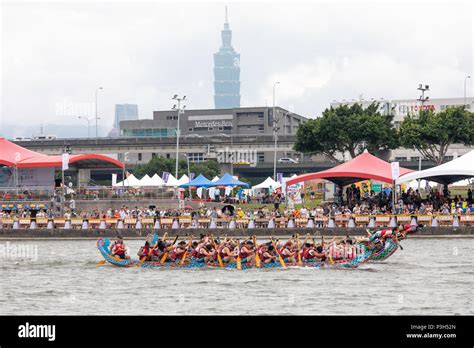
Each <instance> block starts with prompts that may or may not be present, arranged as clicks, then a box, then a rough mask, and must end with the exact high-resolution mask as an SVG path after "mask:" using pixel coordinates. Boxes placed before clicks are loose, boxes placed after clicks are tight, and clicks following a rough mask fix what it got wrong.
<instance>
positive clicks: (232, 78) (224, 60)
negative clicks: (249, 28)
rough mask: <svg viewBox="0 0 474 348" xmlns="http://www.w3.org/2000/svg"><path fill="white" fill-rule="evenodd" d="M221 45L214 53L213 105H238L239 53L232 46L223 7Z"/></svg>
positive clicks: (223, 106) (216, 106) (219, 107)
mask: <svg viewBox="0 0 474 348" xmlns="http://www.w3.org/2000/svg"><path fill="white" fill-rule="evenodd" d="M221 38H222V46H221V47H220V49H219V52H217V53H214V105H215V108H216V109H225V108H238V107H240V54H238V53H237V52H236V51H235V50H234V48H233V47H232V30H230V28H229V22H228V20H227V6H226V8H225V23H224V30H222V31H221Z"/></svg>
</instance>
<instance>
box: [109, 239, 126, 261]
mask: <svg viewBox="0 0 474 348" xmlns="http://www.w3.org/2000/svg"><path fill="white" fill-rule="evenodd" d="M110 255H112V256H114V257H118V258H121V259H129V258H130V256H129V255H127V247H126V246H125V243H124V242H123V237H122V236H117V239H116V240H115V241H114V242H112V245H111V246H110Z"/></svg>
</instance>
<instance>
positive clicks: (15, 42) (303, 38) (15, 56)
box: [0, 1, 474, 134]
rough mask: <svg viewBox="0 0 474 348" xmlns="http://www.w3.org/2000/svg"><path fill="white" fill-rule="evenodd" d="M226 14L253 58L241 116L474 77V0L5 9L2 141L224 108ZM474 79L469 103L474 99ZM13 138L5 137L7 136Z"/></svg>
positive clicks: (313, 112)
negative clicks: (219, 85)
mask: <svg viewBox="0 0 474 348" xmlns="http://www.w3.org/2000/svg"><path fill="white" fill-rule="evenodd" d="M225 4H228V8H229V22H230V28H231V29H232V32H233V46H234V48H235V49H236V50H237V52H239V53H240V54H241V94H242V100H241V104H242V106H262V105H265V104H266V103H267V104H268V105H271V104H272V85H273V82H274V81H280V85H278V86H277V93H276V99H277V104H278V105H280V106H282V107H285V108H290V109H292V110H293V111H294V112H296V113H299V114H302V115H304V116H308V117H315V116H317V115H320V113H321V111H322V110H324V108H326V107H328V106H329V103H330V102H331V101H333V100H334V99H336V100H342V99H348V100H350V99H353V98H354V99H357V98H359V95H360V94H362V95H363V97H364V98H365V99H370V98H380V97H384V98H386V99H390V98H393V99H402V98H417V97H418V91H417V90H416V88H417V85H418V84H419V83H426V84H429V85H430V87H431V91H430V92H429V96H430V97H431V98H436V97H462V96H463V86H464V78H465V76H467V75H471V74H472V73H473V57H474V55H473V17H474V13H473V5H472V2H470V1H457V2H456V1H445V2H437V3H433V2H428V1H418V2H417V1H402V2H386V3H384V4H380V3H376V2H360V1H358V2H356V3H352V2H343V1H331V2H322V1H320V2H312V3H309V2H300V3H294V2H291V3H290V2H278V3H275V2H260V3H248V2H235V1H226V2H223V1H222V2H221V1H216V2H210V3H209V2H208V3H204V2H202V3H201V2H199V3H183V2H181V3H177V2H173V3H171V2H143V3H137V2H135V1H133V2H132V1H130V2H102V3H92V2H82V3H80V2H72V3H69V2H66V1H64V2H63V1H58V2H42V1H37V2H23V3H21V2H20V3H19V2H18V1H14V2H13V1H11V2H8V1H7V2H3V4H2V14H1V19H2V25H1V29H2V45H1V47H2V53H1V59H2V61H1V68H2V97H1V117H0V121H3V124H2V126H3V131H5V127H6V126H9V125H10V124H12V122H14V123H20V124H23V125H24V124H28V125H39V123H40V122H43V123H51V124H59V123H68V124H78V125H81V126H83V125H84V121H83V120H78V119H77V118H76V117H75V116H74V114H75V113H79V114H81V113H82V115H83V116H84V115H90V116H92V115H93V113H94V111H93V102H94V94H95V90H96V88H97V87H99V86H102V87H103V88H104V89H103V90H102V91H99V94H98V96H99V99H98V110H99V115H100V117H101V118H102V120H100V123H101V124H104V125H107V126H110V127H111V126H112V123H113V117H114V105H115V104H117V103H136V104H138V107H139V116H140V118H151V117H152V111H153V110H163V109H168V108H170V107H171V106H172V105H173V103H172V101H171V100H170V98H171V97H172V96H173V95H174V94H182V95H183V94H184V95H186V96H187V98H188V99H189V101H188V103H187V108H188V109H194V108H213V107H214V105H213V94H214V90H213V70H212V69H213V53H215V52H216V51H217V50H218V49H219V46H220V31H221V30H222V28H223V23H224V6H225ZM472 94H473V90H472V80H471V81H470V82H469V83H468V95H469V96H470V95H472ZM1 133H2V130H1V129H0V134H1Z"/></svg>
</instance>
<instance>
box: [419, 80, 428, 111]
mask: <svg viewBox="0 0 474 348" xmlns="http://www.w3.org/2000/svg"><path fill="white" fill-rule="evenodd" d="M417 90H419V91H421V96H420V97H419V98H418V100H419V101H420V102H421V109H423V105H424V103H425V101H427V100H428V99H430V97H428V96H426V97H425V92H426V91H429V90H430V86H428V85H425V86H424V87H423V84H422V83H420V84H419V85H418V88H417Z"/></svg>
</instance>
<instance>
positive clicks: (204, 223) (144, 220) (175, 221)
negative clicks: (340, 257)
mask: <svg viewBox="0 0 474 348" xmlns="http://www.w3.org/2000/svg"><path fill="white" fill-rule="evenodd" d="M400 223H401V224H414V223H421V224H423V225H427V226H431V227H438V226H453V227H459V226H474V214H461V215H442V214H434V215H350V216H343V215H341V216H335V217H328V216H316V217H311V218H308V217H298V218H288V217H279V218H253V219H251V218H235V217H228V218H217V219H215V218H209V217H199V218H192V217H190V216H178V217H151V216H149V217H141V218H124V219H120V218H80V217H74V218H46V217H36V218H23V217H20V218H16V217H0V228H4V229H127V228H128V229H155V230H157V229H178V228H182V229H183V228H204V229H235V228H241V229H253V228H255V229H266V228H315V227H320V228H323V227H326V228H334V227H347V228H354V227H367V228H378V227H395V226H397V224H400Z"/></svg>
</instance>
